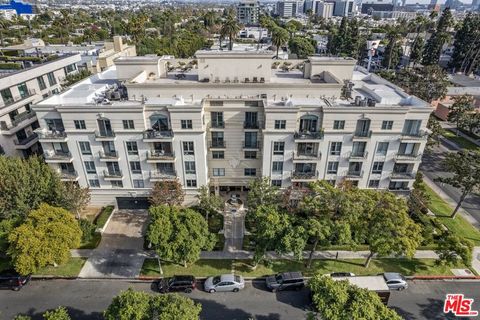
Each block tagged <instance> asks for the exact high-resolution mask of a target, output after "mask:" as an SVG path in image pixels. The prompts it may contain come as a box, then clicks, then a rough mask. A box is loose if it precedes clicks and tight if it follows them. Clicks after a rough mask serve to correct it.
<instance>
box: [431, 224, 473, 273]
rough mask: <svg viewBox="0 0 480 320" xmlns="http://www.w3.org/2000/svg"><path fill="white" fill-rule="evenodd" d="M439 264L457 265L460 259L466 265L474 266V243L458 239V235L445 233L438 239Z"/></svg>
mask: <svg viewBox="0 0 480 320" xmlns="http://www.w3.org/2000/svg"><path fill="white" fill-rule="evenodd" d="M437 244H438V249H437V250H435V252H436V253H437V254H438V260H437V263H438V264H444V265H452V266H454V265H456V263H457V262H458V259H459V258H460V259H462V261H463V263H465V265H467V266H470V265H471V264H472V251H473V243H472V242H471V241H470V240H467V239H464V238H461V237H458V236H457V235H455V234H453V233H451V232H449V231H444V232H442V234H441V235H440V237H439V239H438V242H437Z"/></svg>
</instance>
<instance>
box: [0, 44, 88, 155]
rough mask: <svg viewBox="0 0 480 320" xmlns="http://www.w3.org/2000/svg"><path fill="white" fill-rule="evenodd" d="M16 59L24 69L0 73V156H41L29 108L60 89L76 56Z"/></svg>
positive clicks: (72, 68) (77, 59)
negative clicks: (36, 59) (42, 59)
mask: <svg viewBox="0 0 480 320" xmlns="http://www.w3.org/2000/svg"><path fill="white" fill-rule="evenodd" d="M2 50H3V49H2ZM17 58H18V60H16V61H21V62H19V63H20V64H22V65H23V68H24V69H20V70H1V71H0V95H1V98H0V154H6V155H9V156H21V157H26V156H29V155H32V154H35V153H41V150H39V144H38V137H37V135H36V134H35V133H34V130H35V129H37V128H38V127H39V123H38V121H37V117H36V115H35V112H33V110H32V105H33V104H35V103H37V102H39V101H41V100H42V99H44V98H46V97H48V96H51V95H52V94H56V93H59V92H60V91H61V90H62V86H61V83H62V81H63V79H64V78H65V77H66V75H67V74H69V73H74V72H77V67H76V63H77V62H79V61H80V55H66V56H60V57H57V58H53V59H51V60H47V61H45V62H35V63H33V62H32V61H31V60H26V61H22V59H23V58H24V57H17ZM25 59H28V58H25Z"/></svg>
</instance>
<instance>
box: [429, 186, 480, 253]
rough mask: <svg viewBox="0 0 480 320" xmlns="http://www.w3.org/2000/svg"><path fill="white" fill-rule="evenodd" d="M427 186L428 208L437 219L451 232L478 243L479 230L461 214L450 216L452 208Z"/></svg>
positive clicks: (479, 238)
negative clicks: (453, 217)
mask: <svg viewBox="0 0 480 320" xmlns="http://www.w3.org/2000/svg"><path fill="white" fill-rule="evenodd" d="M425 187H426V188H427V193H428V195H429V196H430V205H429V206H428V208H429V209H430V210H431V211H432V212H433V213H434V214H435V215H436V216H437V219H438V221H440V222H441V223H443V224H444V225H445V226H446V227H447V228H448V229H449V230H450V231H451V232H453V233H455V234H457V235H459V236H462V237H464V238H466V239H470V240H472V241H473V242H474V244H475V245H476V246H479V245H480V231H479V230H478V229H476V228H475V227H474V226H472V225H471V224H470V223H469V222H468V221H467V220H465V219H464V218H463V217H462V216H460V215H457V216H456V217H455V219H452V218H450V215H451V214H452V211H453V208H452V207H451V206H450V205H449V204H448V203H447V202H445V200H443V199H442V198H440V196H439V195H438V194H436V193H435V192H434V191H433V190H432V189H431V188H430V187H428V186H425Z"/></svg>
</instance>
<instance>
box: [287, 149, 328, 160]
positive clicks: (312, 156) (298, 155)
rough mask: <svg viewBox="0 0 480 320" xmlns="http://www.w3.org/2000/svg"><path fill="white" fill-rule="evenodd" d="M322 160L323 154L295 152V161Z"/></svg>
mask: <svg viewBox="0 0 480 320" xmlns="http://www.w3.org/2000/svg"><path fill="white" fill-rule="evenodd" d="M321 158H322V153H321V152H318V151H317V152H298V151H293V160H294V161H302V160H310V161H312V160H314V161H315V160H320V159H321Z"/></svg>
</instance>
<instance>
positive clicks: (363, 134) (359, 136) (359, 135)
mask: <svg viewBox="0 0 480 320" xmlns="http://www.w3.org/2000/svg"><path fill="white" fill-rule="evenodd" d="M371 136H372V130H368V131H355V132H354V133H353V137H352V140H365V139H370V137H371Z"/></svg>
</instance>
